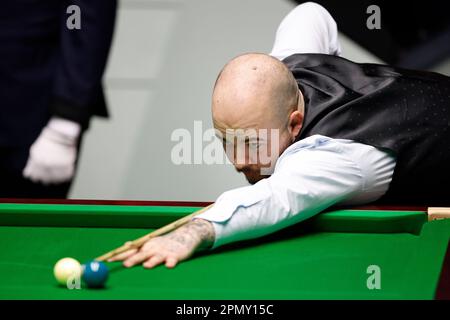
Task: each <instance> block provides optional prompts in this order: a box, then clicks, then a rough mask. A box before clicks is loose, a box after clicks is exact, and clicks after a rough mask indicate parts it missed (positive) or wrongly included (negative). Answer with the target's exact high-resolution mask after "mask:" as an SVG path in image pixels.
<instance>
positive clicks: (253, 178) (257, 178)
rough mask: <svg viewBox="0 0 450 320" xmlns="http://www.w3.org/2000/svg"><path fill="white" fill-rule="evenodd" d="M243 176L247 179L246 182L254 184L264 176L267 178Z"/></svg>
mask: <svg viewBox="0 0 450 320" xmlns="http://www.w3.org/2000/svg"><path fill="white" fill-rule="evenodd" d="M245 178H246V179H247V181H248V183H250V184H255V183H257V182H258V181H260V180H262V179H264V178H267V176H250V177H249V176H245Z"/></svg>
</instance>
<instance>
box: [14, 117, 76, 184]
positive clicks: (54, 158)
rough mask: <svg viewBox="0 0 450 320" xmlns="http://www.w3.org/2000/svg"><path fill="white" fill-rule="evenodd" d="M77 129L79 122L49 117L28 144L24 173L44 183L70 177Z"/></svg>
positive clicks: (27, 176) (61, 180)
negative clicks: (46, 122)
mask: <svg viewBox="0 0 450 320" xmlns="http://www.w3.org/2000/svg"><path fill="white" fill-rule="evenodd" d="M80 132H81V126H80V125H79V124H78V123H76V122H73V121H70V120H65V119H62V118H57V117H53V118H51V119H50V121H49V122H48V124H47V126H46V127H45V128H44V129H43V130H42V132H41V134H40V135H39V137H38V138H37V139H36V141H35V142H34V143H33V144H32V146H31V148H30V156H29V158H28V161H27V164H26V166H25V169H24V170H23V176H24V177H25V178H29V179H30V180H32V181H33V182H42V183H44V184H51V183H55V184H57V183H62V182H66V181H69V180H71V179H72V177H73V175H74V172H75V161H76V157H77V142H78V137H79V135H80Z"/></svg>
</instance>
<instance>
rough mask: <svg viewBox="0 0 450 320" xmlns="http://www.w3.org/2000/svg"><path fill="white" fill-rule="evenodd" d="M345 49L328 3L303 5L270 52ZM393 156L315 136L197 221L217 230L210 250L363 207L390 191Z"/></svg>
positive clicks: (283, 25)
mask: <svg viewBox="0 0 450 320" xmlns="http://www.w3.org/2000/svg"><path fill="white" fill-rule="evenodd" d="M295 53H325V54H333V55H338V54H340V45H339V41H338V32H337V26H336V22H335V21H334V20H333V18H332V17H331V15H330V14H329V13H328V11H326V10H325V9H324V8H323V7H322V6H320V5H318V4H316V3H312V2H308V3H304V4H301V5H299V6H297V7H296V8H295V9H294V10H292V11H291V12H290V13H289V14H288V15H287V16H286V17H285V18H284V19H283V21H282V22H281V24H280V27H279V28H278V30H277V35H276V40H275V44H274V47H273V50H272V52H271V55H272V56H274V57H276V58H278V59H284V58H286V57H287V56H289V55H292V54H295ZM394 168H395V157H394V156H392V155H390V154H389V153H387V152H385V151H383V150H380V149H377V148H375V147H372V146H369V145H365V144H361V143H357V142H354V141H351V140H344V139H332V138H330V137H325V136H321V135H314V136H310V137H308V138H305V139H303V140H301V141H298V142H296V143H294V144H292V145H291V146H289V148H287V149H286V150H285V151H284V152H283V153H282V155H281V156H280V158H279V159H278V160H277V163H276V165H275V169H274V173H273V174H272V175H271V176H270V177H269V178H266V179H262V180H261V181H259V182H258V183H256V184H254V185H250V186H246V187H242V188H237V189H234V190H230V191H227V192H225V193H223V194H222V195H221V196H220V197H219V198H218V199H217V201H216V202H215V204H214V206H213V207H212V208H211V209H209V210H208V211H206V212H204V213H203V214H200V215H198V216H197V218H201V219H205V220H208V221H210V222H211V223H212V225H213V227H214V230H215V242H214V244H213V246H212V249H214V248H216V247H218V246H221V245H224V244H227V243H230V242H233V241H239V240H246V239H252V238H257V237H260V236H264V235H267V234H269V233H272V232H275V231H277V230H280V229H282V228H285V227H288V226H290V225H293V224H295V223H298V222H300V221H303V220H305V219H308V218H310V217H312V216H313V215H315V214H317V213H319V212H321V211H323V210H324V209H326V208H328V207H330V206H332V205H335V204H364V203H369V202H372V201H375V200H377V199H378V198H380V197H381V196H382V195H383V194H384V193H385V192H386V191H387V189H388V188H389V184H390V182H391V180H392V175H393V172H394Z"/></svg>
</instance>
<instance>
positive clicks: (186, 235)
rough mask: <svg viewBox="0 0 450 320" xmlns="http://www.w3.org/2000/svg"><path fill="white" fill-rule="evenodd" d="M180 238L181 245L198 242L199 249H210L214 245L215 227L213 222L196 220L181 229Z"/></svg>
mask: <svg viewBox="0 0 450 320" xmlns="http://www.w3.org/2000/svg"><path fill="white" fill-rule="evenodd" d="M177 231H179V233H178V232H177V233H178V234H179V236H180V238H179V239H178V240H177V241H178V242H180V243H187V242H188V243H189V244H192V243H193V242H194V241H197V242H198V244H199V248H209V247H211V246H212V245H213V243H214V238H215V235H214V227H213V225H212V223H211V222H209V221H207V220H204V219H200V218H199V219H194V220H192V221H190V222H188V223H186V224H185V225H184V226H182V227H180V228H179V229H178V230H177Z"/></svg>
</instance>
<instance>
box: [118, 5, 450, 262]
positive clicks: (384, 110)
mask: <svg viewBox="0 0 450 320" xmlns="http://www.w3.org/2000/svg"><path fill="white" fill-rule="evenodd" d="M339 55H340V45H339V42H338V33H337V26H336V23H335V21H334V20H333V18H332V17H331V16H330V14H329V13H328V12H327V11H326V10H325V9H324V8H323V7H321V6H320V5H318V4H315V3H306V4H302V5H300V6H298V7H297V8H295V9H294V10H293V11H292V12H291V13H290V14H288V15H287V16H286V18H285V19H284V20H283V21H282V23H281V25H280V26H279V28H278V31H277V35H276V40H275V44H274V48H273V50H272V52H271V54H270V55H265V54H257V53H251V54H244V55H241V56H238V57H236V58H234V59H233V60H231V61H230V62H229V63H227V64H226V65H225V67H224V68H223V69H222V71H221V72H220V74H219V76H218V78H217V81H216V84H215V87H214V90H213V95H212V117H213V122H214V127H215V128H216V129H217V130H218V131H219V132H221V133H222V136H223V137H224V136H226V134H225V133H226V131H227V130H228V129H244V130H247V129H262V128H264V129H270V130H277V131H278V132H279V135H278V141H270V139H267V140H265V141H264V140H258V141H256V142H255V141H249V142H248V143H249V144H251V143H256V144H267V145H269V144H273V143H277V144H278V152H277V153H276V154H275V155H274V160H275V161H276V165H275V166H274V168H273V172H271V174H269V175H264V174H262V170H261V169H262V167H263V165H262V164H261V163H249V161H248V158H246V159H245V160H246V161H244V162H239V161H237V160H236V159H235V158H232V159H230V160H231V161H232V162H233V164H234V166H235V168H236V170H237V171H239V172H242V173H244V175H245V176H246V178H247V180H248V181H249V182H250V183H251V185H250V186H246V187H242V188H238V189H234V190H230V191H228V192H225V193H224V194H222V195H221V196H220V197H219V198H218V199H217V201H216V203H215V204H214V206H213V207H212V208H211V209H209V210H207V211H206V212H204V213H202V214H200V215H198V216H197V217H195V218H194V219H193V220H192V221H190V222H189V223H187V224H185V225H184V226H182V227H180V228H178V229H176V230H174V231H172V232H171V233H168V234H166V235H163V236H161V237H156V238H154V239H151V240H149V241H148V242H146V243H145V244H144V245H143V246H142V247H141V248H140V249H139V250H138V249H132V250H129V251H126V252H124V253H122V254H119V255H117V256H116V257H114V258H112V259H111V260H110V261H118V260H124V265H125V266H126V267H131V266H134V265H137V264H143V266H144V267H146V268H152V267H154V266H156V265H159V264H162V263H164V264H165V265H166V266H167V267H169V268H172V267H174V266H175V265H176V264H177V263H178V262H180V261H182V260H185V259H187V258H189V257H190V256H191V255H192V254H193V253H194V252H195V251H196V250H198V249H200V248H210V249H214V248H216V247H218V246H222V245H224V244H227V243H230V242H234V241H240V240H246V239H252V238H257V237H261V236H264V235H267V234H269V233H272V232H275V231H277V230H280V229H282V228H285V227H288V226H290V225H293V224H295V223H298V222H300V221H303V220H305V219H308V218H310V217H311V216H313V215H315V214H317V213H319V212H321V211H323V210H324V209H326V208H328V207H330V206H333V205H337V204H339V205H350V204H366V203H371V202H374V201H383V202H393V201H395V202H397V203H401V202H406V201H408V203H409V204H411V203H414V202H413V201H415V202H418V201H422V202H424V203H425V202H426V203H427V204H433V205H434V204H439V205H440V204H442V203H443V201H445V200H448V199H450V197H449V193H448V188H445V187H444V188H443V187H442V186H443V185H444V186H445V184H444V183H448V182H450V170H448V168H446V165H447V164H448V163H450V78H448V77H446V76H443V75H440V74H437V73H431V72H421V71H412V70H405V69H400V68H394V67H390V66H386V65H377V64H358V63H354V62H351V61H349V60H346V59H344V58H341V57H340V56H339ZM227 139H228V136H227V138H226V139H224V145H225V146H226V145H228V144H230V143H232V142H230V141H229V140H227ZM233 141H234V139H233Z"/></svg>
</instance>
